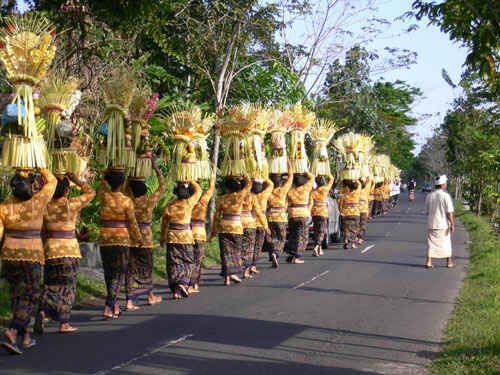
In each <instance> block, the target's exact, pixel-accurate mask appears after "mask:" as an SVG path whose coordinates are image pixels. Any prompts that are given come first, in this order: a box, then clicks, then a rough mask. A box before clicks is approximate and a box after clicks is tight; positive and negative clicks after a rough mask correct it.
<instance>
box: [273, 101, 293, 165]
mask: <svg viewBox="0 0 500 375" xmlns="http://www.w3.org/2000/svg"><path fill="white" fill-rule="evenodd" d="M291 121H292V115H291V112H290V111H287V110H284V111H280V110H279V109H274V110H272V111H270V113H269V117H268V124H269V127H268V129H267V132H268V133H270V134H271V152H270V154H269V157H268V164H269V173H270V174H284V173H288V155H287V150H286V133H288V130H289V129H290V123H291Z"/></svg>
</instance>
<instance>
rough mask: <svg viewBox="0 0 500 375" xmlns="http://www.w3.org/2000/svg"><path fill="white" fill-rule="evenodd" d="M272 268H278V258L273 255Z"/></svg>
mask: <svg viewBox="0 0 500 375" xmlns="http://www.w3.org/2000/svg"><path fill="white" fill-rule="evenodd" d="M271 267H272V268H278V267H279V263H278V258H277V257H276V254H273V264H272V265H271Z"/></svg>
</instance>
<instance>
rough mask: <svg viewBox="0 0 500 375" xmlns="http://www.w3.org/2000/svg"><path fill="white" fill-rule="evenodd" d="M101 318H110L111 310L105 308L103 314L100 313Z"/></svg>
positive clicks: (111, 315)
mask: <svg viewBox="0 0 500 375" xmlns="http://www.w3.org/2000/svg"><path fill="white" fill-rule="evenodd" d="M102 316H104V317H105V318H112V317H113V312H112V311H111V309H110V308H109V307H108V306H105V307H104V312H103V313H102Z"/></svg>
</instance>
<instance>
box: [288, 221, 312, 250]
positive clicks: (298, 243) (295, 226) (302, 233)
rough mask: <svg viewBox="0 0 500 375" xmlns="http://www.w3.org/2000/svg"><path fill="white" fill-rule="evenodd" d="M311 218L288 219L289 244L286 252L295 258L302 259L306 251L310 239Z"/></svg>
mask: <svg viewBox="0 0 500 375" xmlns="http://www.w3.org/2000/svg"><path fill="white" fill-rule="evenodd" d="M308 223H309V218H308V217H296V218H291V219H288V242H287V244H286V252H287V254H288V255H290V256H293V257H295V258H301V257H302V256H303V255H304V252H305V251H306V247H307V242H308V239H309V228H308Z"/></svg>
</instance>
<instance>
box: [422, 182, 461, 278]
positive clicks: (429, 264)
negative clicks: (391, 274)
mask: <svg viewBox="0 0 500 375" xmlns="http://www.w3.org/2000/svg"><path fill="white" fill-rule="evenodd" d="M439 186H440V188H441V190H443V191H446V187H447V184H442V185H439ZM446 216H447V218H448V221H449V222H450V231H451V234H453V233H454V232H455V218H454V216H453V212H447V213H446ZM447 260H448V265H447V267H448V268H453V267H455V263H454V262H453V260H452V259H451V257H449V258H448V259H447ZM425 266H426V267H427V268H432V267H433V266H432V258H430V257H427V263H426V265H425Z"/></svg>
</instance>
